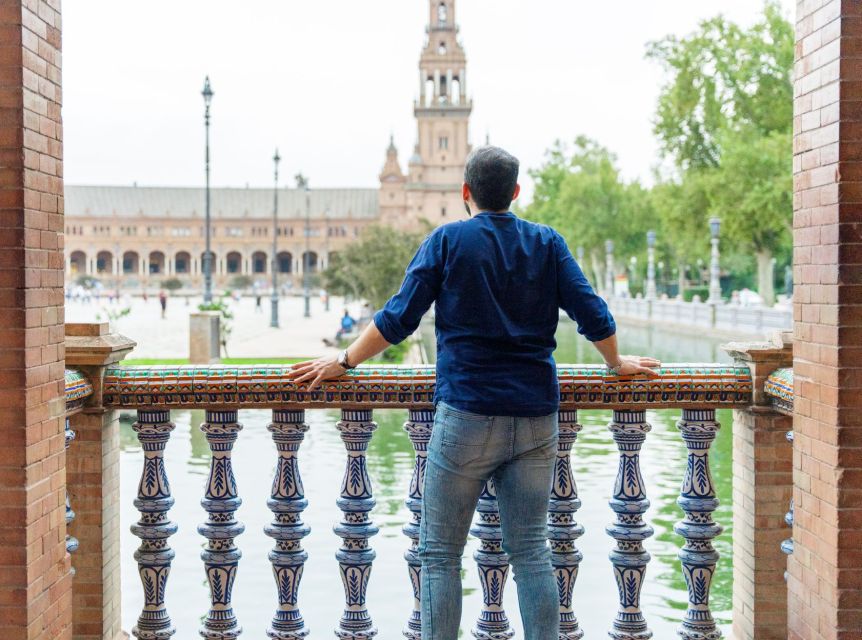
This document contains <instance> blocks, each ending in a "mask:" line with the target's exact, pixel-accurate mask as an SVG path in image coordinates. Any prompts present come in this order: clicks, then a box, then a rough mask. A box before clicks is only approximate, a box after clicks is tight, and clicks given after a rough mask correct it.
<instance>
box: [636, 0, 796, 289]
mask: <svg viewBox="0 0 862 640" xmlns="http://www.w3.org/2000/svg"><path fill="white" fill-rule="evenodd" d="M647 55H648V57H650V58H652V59H654V60H658V61H659V62H661V63H662V64H663V66H664V67H665V69H666V70H667V71H668V74H669V80H668V82H667V84H665V85H664V87H663V88H662V90H661V94H660V97H659V102H658V107H657V111H656V119H655V124H654V131H655V133H656V135H657V136H658V138H659V141H660V144H661V150H662V154H663V155H664V157H665V158H666V159H668V160H671V161H672V164H673V167H674V169H675V172H674V175H672V176H670V177H669V180H667V181H669V182H670V183H671V185H670V186H668V185H662V187H661V189H664V190H666V192H665V195H667V193H671V192H673V193H675V194H676V196H678V197H679V203H682V207H685V208H681V205H680V204H678V203H674V202H671V200H672V199H669V198H667V197H665V198H664V202H663V205H662V207H661V210H662V217H663V220H664V222H665V226H666V228H667V229H668V230H669V231H672V233H673V235H674V238H675V239H674V242H673V245H674V248H675V252H676V257H677V261H678V262H679V263H685V262H686V261H687V260H688V259H689V258H688V256H687V252H688V250H690V248H691V247H692V246H700V244H701V243H700V242H697V243H695V244H694V245H692V244H691V240H692V238H693V237H694V236H693V235H692V234H693V233H698V232H700V233H703V234H706V220H705V219H704V216H703V214H704V213H705V212H706V211H707V210H709V213H710V214H711V215H715V216H717V217H720V218H722V220H724V222H725V225H724V229H725V231H726V233H724V234H723V235H724V237H725V238H726V240H727V241H728V242H727V243H725V245H724V246H725V247H727V246H728V244H729V245H730V249H731V251H740V252H742V251H753V252H754V253H755V254H756V256H757V271H758V289H759V291H760V294H761V296H762V297H763V298H764V300H765V301H766V302H767V303H771V302H772V301H773V298H774V293H773V272H772V271H773V265H772V257H773V255H775V254H776V252H779V251H783V248H784V244H785V243H786V242H787V241H788V238H789V235H788V230H789V226H790V220H791V216H792V200H791V187H792V184H791V171H792V168H791V159H792V145H791V136H792V134H791V130H792V124H793V122H792V118H793V113H792V110H793V88H792V84H791V70H792V66H793V56H794V36H793V27H792V25H791V24H790V23H789V22H788V21H787V20H786V19H785V18H784V17H783V16H782V14H781V8H780V5H779V4H778V3H777V2H775V0H768V1H767V2H766V4H765V5H764V12H763V16H762V18H761V19H760V20H759V21H758V22H757V23H756V24H754V25H753V26H752V27H750V28H749V29H747V30H746V29H743V28H741V27H740V26H739V25H736V24H733V23H731V22H728V21H727V20H725V19H724V18H723V17H721V16H719V17H716V18H713V19H711V20H707V21H704V22H702V23H701V24H700V27H699V29H698V31H697V32H695V33H694V34H692V35H690V36H688V37H686V38H682V39H679V38H677V37H675V36H668V37H667V38H665V39H663V40H661V41H659V42H656V43H652V44H651V45H650V48H649V51H648V54H647ZM698 230H700V231H698ZM687 248H688V249H687Z"/></svg>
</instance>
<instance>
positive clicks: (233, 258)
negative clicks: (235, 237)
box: [225, 251, 242, 273]
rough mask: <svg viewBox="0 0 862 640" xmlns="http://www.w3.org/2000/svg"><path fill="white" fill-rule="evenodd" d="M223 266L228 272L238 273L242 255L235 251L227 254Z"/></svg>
mask: <svg viewBox="0 0 862 640" xmlns="http://www.w3.org/2000/svg"><path fill="white" fill-rule="evenodd" d="M225 262H226V264H225V267H226V268H227V272H228V273H240V272H241V271H242V256H241V255H240V254H239V252H237V251H231V252H230V253H228V254H227V258H226V260H225Z"/></svg>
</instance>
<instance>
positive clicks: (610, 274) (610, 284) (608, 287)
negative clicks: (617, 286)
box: [605, 240, 614, 296]
mask: <svg viewBox="0 0 862 640" xmlns="http://www.w3.org/2000/svg"><path fill="white" fill-rule="evenodd" d="M605 295H607V296H612V295H614V241H613V240H605Z"/></svg>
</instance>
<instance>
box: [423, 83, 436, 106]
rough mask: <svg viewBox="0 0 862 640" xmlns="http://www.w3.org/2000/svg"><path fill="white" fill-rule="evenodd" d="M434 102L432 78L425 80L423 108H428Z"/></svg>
mask: <svg viewBox="0 0 862 640" xmlns="http://www.w3.org/2000/svg"><path fill="white" fill-rule="evenodd" d="M433 101H434V78H426V80H425V106H426V107H430V106H431V104H432V102H433Z"/></svg>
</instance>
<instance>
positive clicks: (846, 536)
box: [788, 0, 862, 640]
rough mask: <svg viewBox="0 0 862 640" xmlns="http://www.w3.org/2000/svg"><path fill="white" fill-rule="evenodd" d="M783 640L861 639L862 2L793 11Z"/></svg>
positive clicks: (805, 4) (819, 2) (808, 4)
mask: <svg viewBox="0 0 862 640" xmlns="http://www.w3.org/2000/svg"><path fill="white" fill-rule="evenodd" d="M796 33H797V36H796V37H797V44H796V60H797V61H796V74H795V98H794V101H795V118H794V134H795V135H794V158H793V170H794V179H795V180H794V182H795V184H794V190H795V196H794V263H795V267H794V277H795V280H796V283H797V287H796V291H795V295H794V303H795V305H794V306H795V310H794V313H795V335H794V356H795V358H794V370H795V376H796V401H795V408H796V413H795V416H794V431H795V446H794V448H795V451H794V461H793V462H794V483H795V489H794V500H795V523H796V526H795V528H794V539H795V550H794V554H793V556H791V559H790V562H789V572H790V580H789V583H788V590H789V620H788V627H789V631H788V635H789V637H790V638H805V639H806V640H819V639H826V638H830V639H838V640H849V639H850V638H853V639H854V640H858V639H859V638H862V571H860V567H862V551H860V549H862V3H860V2H858V1H852V0H843V1H842V0H801V1H800V2H798V4H797V28H796Z"/></svg>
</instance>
